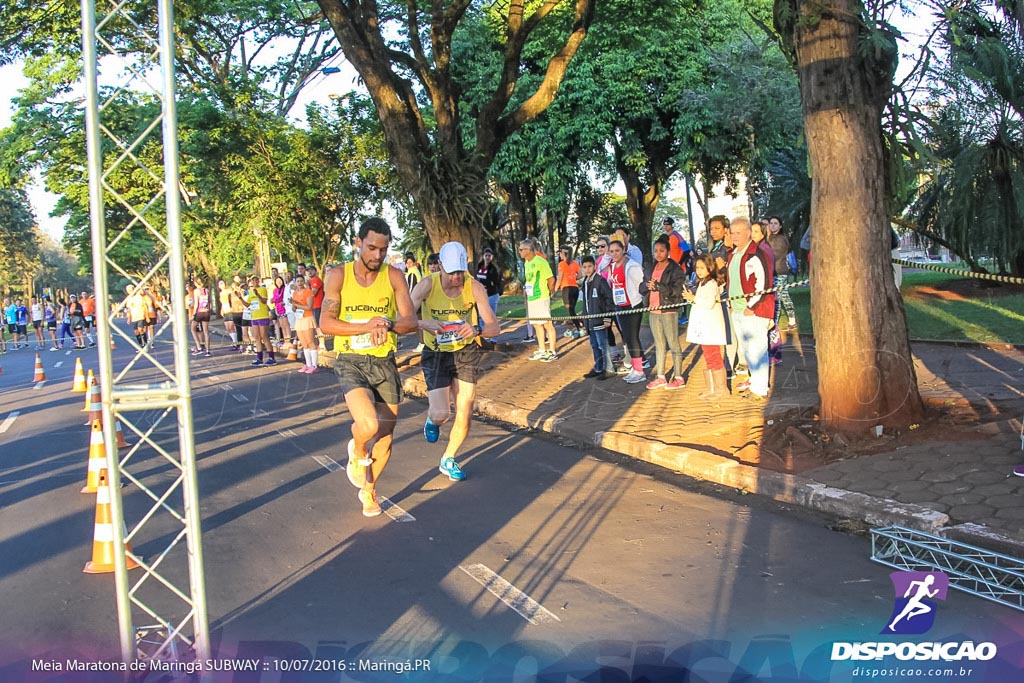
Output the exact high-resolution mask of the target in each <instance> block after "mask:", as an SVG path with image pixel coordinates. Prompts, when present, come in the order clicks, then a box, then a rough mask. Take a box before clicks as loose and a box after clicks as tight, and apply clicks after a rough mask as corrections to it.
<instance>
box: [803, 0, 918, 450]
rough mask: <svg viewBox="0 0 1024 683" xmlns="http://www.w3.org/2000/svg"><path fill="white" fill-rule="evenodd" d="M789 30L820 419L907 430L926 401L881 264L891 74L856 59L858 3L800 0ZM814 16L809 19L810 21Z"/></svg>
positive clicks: (889, 276)
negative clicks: (798, 102) (804, 149)
mask: <svg viewBox="0 0 1024 683" xmlns="http://www.w3.org/2000/svg"><path fill="white" fill-rule="evenodd" d="M799 8H800V13H799V16H800V17H801V18H800V19H799V20H798V26H797V29H796V33H795V41H794V44H795V48H796V56H797V69H798V73H799V79H800V93H801V97H802V100H803V111H804V126H805V130H806V135H807V146H808V150H809V153H810V161H811V168H812V171H813V179H814V184H813V192H812V199H811V224H812V225H813V226H814V229H813V230H812V234H811V246H812V253H813V256H812V258H813V260H812V264H811V265H812V268H811V312H812V315H813V317H814V330H815V342H816V346H817V354H818V358H817V360H818V392H819V394H820V396H821V417H822V420H823V421H824V423H825V424H826V425H827V426H828V427H831V428H833V429H837V430H842V431H853V432H856V431H864V430H867V429H868V428H870V427H872V426H874V425H877V424H885V425H888V426H906V425H907V424H909V423H912V422H916V421H918V420H920V419H921V417H922V414H923V410H924V409H923V405H922V402H921V397H920V394H919V393H918V389H917V377H916V373H915V371H914V363H913V359H912V358H911V354H910V342H909V339H908V334H907V323H906V318H905V316H904V311H903V301H902V299H901V298H900V293H899V290H898V289H897V288H896V285H895V282H894V279H893V271H892V266H891V265H890V263H889V252H890V227H889V221H888V219H887V214H886V211H885V207H886V192H887V190H886V187H885V182H884V179H885V163H884V151H883V146H882V135H881V123H880V122H881V114H882V108H883V106H884V103H885V101H886V99H887V98H888V96H889V93H890V90H891V88H892V71H891V70H889V69H887V68H885V67H884V65H883V66H880V65H879V64H878V63H877V62H875V63H870V62H865V61H862V60H861V59H860V58H859V56H858V55H859V51H858V24H857V22H856V21H851V20H850V19H849V18H848V17H856V16H858V12H859V7H858V6H857V5H856V4H854V3H853V2H851V1H850V0H824V2H823V3H821V4H813V5H812V4H811V3H810V2H807V1H806V0H800V2H799ZM812 15H813V20H812Z"/></svg>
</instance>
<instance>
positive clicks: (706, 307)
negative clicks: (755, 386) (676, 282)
mask: <svg viewBox="0 0 1024 683" xmlns="http://www.w3.org/2000/svg"><path fill="white" fill-rule="evenodd" d="M693 268H694V274H695V275H696V276H697V292H696V293H695V294H694V293H692V292H689V291H684V292H683V298H685V299H686V300H687V301H689V302H690V304H691V306H690V324H689V327H688V328H687V330H686V341H688V342H689V343H691V344H700V348H701V353H702V354H703V356H704V364H705V365H706V366H707V369H706V370H705V371H704V376H705V378H706V379H707V383H708V390H707V391H706V392H705V393H702V394H699V395H698V398H711V397H717V396H724V395H727V394H728V393H729V388H728V385H727V384H726V377H725V360H724V359H723V358H722V348H721V347H722V346H724V345H725V343H726V341H727V339H726V334H725V315H724V314H723V313H722V302H721V298H722V287H723V285H724V284H725V273H724V272H722V271H720V270H719V269H718V264H716V263H715V259H714V257H713V256H711V255H710V254H707V255H705V256H702V257H700V258H698V259H697V260H696V261H694V264H693Z"/></svg>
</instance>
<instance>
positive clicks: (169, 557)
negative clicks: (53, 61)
mask: <svg viewBox="0 0 1024 683" xmlns="http://www.w3.org/2000/svg"><path fill="white" fill-rule="evenodd" d="M138 5H139V2H134V3H128V2H126V1H122V2H111V3H110V4H109V5H107V6H106V7H105V8H104V11H105V14H102V15H101V14H98V13H97V7H96V3H95V0H82V56H83V61H84V67H85V91H86V102H85V128H86V146H87V154H88V167H89V204H90V222H91V228H92V250H93V251H92V262H93V278H94V284H95V294H96V315H95V319H96V322H97V343H98V345H99V374H98V376H97V380H98V381H99V383H100V391H101V397H102V403H103V411H102V412H103V435H104V440H105V442H106V444H107V449H106V451H107V472H108V477H107V484H108V486H109V488H110V509H111V516H112V518H113V529H114V538H113V544H114V549H115V555H114V574H115V590H116V595H117V615H118V623H119V639H120V647H121V656H122V659H123V660H124V661H125V662H130V661H132V660H136V659H176V660H191V659H206V658H208V657H209V656H210V645H209V626H208V617H207V607H206V588H205V583H204V578H203V552H202V541H201V537H200V520H199V503H198V501H199V496H198V488H197V478H196V457H195V455H196V454H195V444H194V441H193V436H192V435H193V420H192V391H191V384H190V381H189V355H188V347H189V344H188V329H187V319H188V314H187V311H186V310H185V276H184V273H183V271H182V263H183V253H182V236H181V221H180V217H181V216H180V214H181V206H180V202H179V196H178V141H177V109H176V104H175V77H174V39H173V21H174V17H173V7H172V3H171V0H157V5H156V20H157V24H156V26H155V27H154V26H149V25H146V24H145V23H140V22H144V21H145V20H144V19H140V17H145V16H151V15H148V14H147V13H146V12H140V11H139V10H140V9H141V8H140V7H138ZM115 25H117V26H120V29H121V30H124V26H125V25H127V26H130V27H132V28H131V30H133V31H134V32H135V33H136V35H135V36H134V37H135V38H136V39H137V40H139V41H141V42H143V43H144V44H145V45H146V49H145V50H142V51H139V50H136V51H135V52H134V53H133V55H131V56H128V55H120V54H119V53H118V51H117V49H116V48H115V47H114V46H116V45H119V44H121V43H120V42H119V41H118V40H116V39H109V40H108V39H107V37H106V33H105V31H106V29H107V27H112V26H115ZM154 28H155V29H156V30H155V36H154V30H153V29H154ZM101 52H102V54H101ZM142 53H145V57H142V58H140V57H139V56H138V55H139V54H142ZM106 58H111V59H110V63H112V64H113V66H114V69H116V70H117V72H118V73H117V75H115V76H113V77H109V78H104V79H103V80H102V82H101V79H100V76H101V74H100V64H101V60H103V59H106ZM118 58H120V59H118ZM126 65H127V68H126ZM151 79H154V80H155V82H151ZM129 94H130V95H132V96H133V97H128V98H126V97H125V95H129ZM137 98H148V99H149V100H150V101H152V103H154V104H158V105H159V107H158V109H159V113H157V114H155V115H154V116H153V119H152V121H150V122H149V125H145V124H146V122H142V124H140V125H139V126H138V127H137V129H135V130H133V131H132V132H131V133H130V134H125V133H123V132H120V133H119V132H118V131H119V128H118V118H117V115H118V113H123V111H122V110H123V108H124V107H125V106H127V105H128V104H130V101H134V100H135V99H137ZM153 143H159V144H160V149H161V150H162V158H163V169H162V173H161V172H160V169H159V167H156V170H154V168H151V167H150V166H151V164H150V165H147V163H146V161H145V158H144V156H143V154H141V150H142V149H143V147H144V145H146V144H153ZM126 165H130V166H132V168H133V169H137V170H141V171H143V172H144V173H145V174H146V175H147V176H148V177H149V179H150V180H151V181H152V183H151V185H152V193H151V196H148V197H145V198H141V199H140V198H139V197H138V195H137V189H138V188H137V186H136V187H135V188H134V189H135V190H136V194H133V195H131V196H129V195H128V193H126V192H123V191H122V188H119V187H118V183H117V181H116V179H115V178H116V176H115V171H116V170H117V169H119V168H120V167H122V166H126ZM108 201H109V202H111V203H112V205H113V206H115V207H118V208H119V209H120V211H119V212H117V214H116V215H117V216H118V218H116V219H114V220H116V221H117V222H116V223H114V222H111V224H109V225H108V224H107V217H108V213H107V209H106V202H108ZM110 215H112V216H113V215H115V214H110ZM125 215H127V219H126V218H125V217H124V216H125ZM135 231H142V234H145V235H146V237H147V238H148V239H150V240H152V242H153V243H154V244H155V251H156V253H155V254H154V255H153V258H152V261H151V267H149V268H148V270H146V272H144V273H141V274H139V273H137V272H129V271H130V269H129V268H127V267H126V266H123V265H121V264H119V263H118V262H117V256H116V253H117V252H116V250H115V249H114V247H116V246H117V245H118V244H119V243H121V242H123V241H125V240H130V239H132V235H133V234H135ZM118 276H119V277H120V278H121V280H122V282H123V281H129V282H130V283H131V287H132V291H133V292H134V291H139V292H141V291H142V290H143V289H144V288H146V287H149V286H152V287H156V286H158V284H159V283H160V282H162V281H164V279H163V278H166V282H168V283H169V292H168V294H169V297H168V300H169V301H170V303H171V306H170V310H168V311H165V312H166V313H168V314H169V318H168V320H167V322H165V323H163V325H162V326H160V327H159V328H153V335H154V339H152V340H151V341H150V343H149V344H140V343H138V342H137V341H136V340H135V339H134V338H132V336H131V335H129V334H128V333H127V332H126V331H124V330H123V329H121V328H120V327H119V326H118V323H117V316H118V313H119V311H121V310H123V309H124V308H125V307H126V304H127V302H128V299H129V298H130V296H131V293H128V294H127V295H125V294H122V293H121V292H120V291H118V293H117V294H115V295H113V296H112V295H111V292H110V291H109V290H110V280H111V277H118ZM126 292H127V290H126ZM111 304H113V305H111ZM168 336H169V337H170V339H168V338H167V337H168ZM115 337H116V338H117V340H118V341H122V343H125V344H127V346H128V347H130V349H131V354H130V358H126V357H125V354H123V353H122V354H119V355H118V357H117V359H116V362H115V358H114V354H113V352H112V346H113V342H114V339H115ZM167 342H170V344H169V347H170V348H169V349H161V348H160V346H159V345H160V344H161V343H163V344H167ZM161 351H169V352H170V353H161ZM154 375H155V377H154ZM154 380H156V381H154ZM161 409H162V410H161ZM154 412H155V416H154ZM172 416H173V417H174V418H176V423H177V428H176V429H175V430H170V431H171V432H172V433H173V434H174V439H173V442H171V439H168V438H166V433H167V432H168V431H169V430H161V429H160V426H161V425H162V424H164V423H167V422H169V420H170V419H171V418H172ZM118 421H120V422H122V423H124V424H125V426H126V427H128V430H127V431H129V433H131V434H134V435H135V436H136V437H137V443H135V444H134V445H133V446H130V447H128V448H127V449H126V452H118V449H117V447H116V446H115V445H114V444H116V443H117V437H116V429H117V427H116V425H117V423H118ZM147 422H148V424H147ZM168 426H170V425H169V424H168ZM161 437H165V438H161ZM145 458H150V459H153V458H156V459H157V460H158V461H160V460H161V459H162V461H163V463H162V464H169V465H170V466H171V467H170V471H171V472H172V475H173V478H172V480H171V481H170V482H168V481H167V480H168V477H167V476H166V475H164V476H153V475H147V474H146V469H152V463H151V462H150V463H147V465H146V469H143V468H142V467H139V466H138V463H139V461H140V460H144V459H145ZM122 481H125V482H128V483H130V484H131V486H129V487H128V488H126V489H125V490H124V492H122V488H121V486H122ZM125 497H127V498H128V501H126V500H125ZM147 499H148V500H147ZM127 517H131V518H132V519H133V520H137V521H136V522H135V523H134V525H133V526H131V528H130V529H129V528H128V527H127V526H126V524H125V521H126V518H127ZM168 525H170V528H171V531H170V532H168ZM154 539H156V541H154ZM160 539H169V540H166V541H161V540H160ZM143 541H146V542H163V543H165V544H164V545H163V546H162V547H161V548H160V551H159V552H157V553H155V554H154V555H153V556H152V557H151V558H148V561H147V559H146V558H142V557H138V556H136V555H134V554H131V558H132V560H133V561H134V562H137V563H138V565H139V566H140V569H141V573H137V574H135V575H132V576H129V574H128V568H127V567H128V563H127V557H128V552H130V551H128V550H127V549H126V542H135V543H136V544H138V543H140V542H143ZM183 569H184V570H185V571H182V570H183ZM183 573H185V574H186V575H187V585H178V584H182V583H183V578H182V574H183ZM136 617H140V620H141V621H143V622H145V623H144V625H137V624H136Z"/></svg>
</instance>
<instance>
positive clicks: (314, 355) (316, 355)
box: [309, 349, 320, 368]
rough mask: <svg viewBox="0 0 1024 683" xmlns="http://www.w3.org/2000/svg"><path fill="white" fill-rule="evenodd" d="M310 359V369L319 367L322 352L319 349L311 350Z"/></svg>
mask: <svg viewBox="0 0 1024 683" xmlns="http://www.w3.org/2000/svg"><path fill="white" fill-rule="evenodd" d="M309 358H310V361H311V362H310V364H309V367H311V368H315V367H316V366H317V363H318V362H319V361H320V350H319V349H312V350H310V352H309Z"/></svg>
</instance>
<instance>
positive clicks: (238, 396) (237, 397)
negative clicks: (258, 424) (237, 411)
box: [231, 394, 249, 403]
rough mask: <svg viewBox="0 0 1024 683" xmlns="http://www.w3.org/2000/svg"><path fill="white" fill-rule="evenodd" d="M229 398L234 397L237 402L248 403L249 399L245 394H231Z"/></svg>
mask: <svg viewBox="0 0 1024 683" xmlns="http://www.w3.org/2000/svg"><path fill="white" fill-rule="evenodd" d="M231 398H233V399H235V400H236V401H238V402H239V403H248V402H249V399H248V398H246V397H245V396H243V395H242V394H231Z"/></svg>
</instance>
